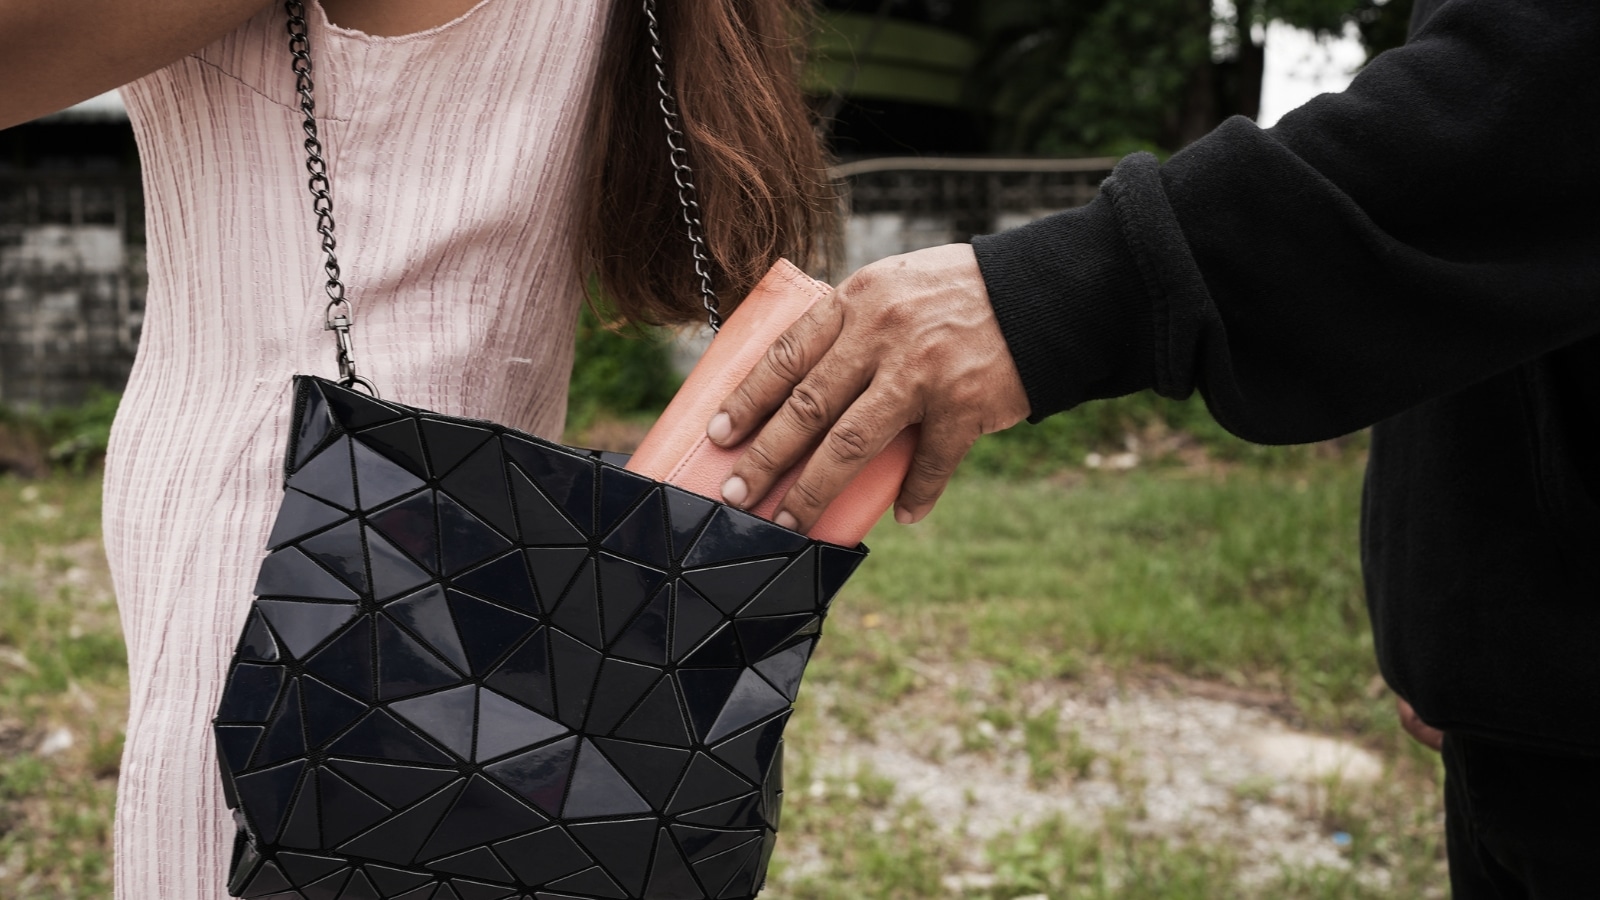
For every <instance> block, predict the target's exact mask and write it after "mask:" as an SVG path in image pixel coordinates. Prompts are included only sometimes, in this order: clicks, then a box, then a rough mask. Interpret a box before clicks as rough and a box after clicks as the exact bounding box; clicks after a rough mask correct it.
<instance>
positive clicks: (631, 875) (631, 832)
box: [567, 818, 656, 895]
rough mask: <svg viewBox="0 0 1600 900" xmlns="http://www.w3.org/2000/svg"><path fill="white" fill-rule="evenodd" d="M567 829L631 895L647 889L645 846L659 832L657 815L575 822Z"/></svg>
mask: <svg viewBox="0 0 1600 900" xmlns="http://www.w3.org/2000/svg"><path fill="white" fill-rule="evenodd" d="M567 830H568V831H570V832H572V836H573V837H574V838H576V839H577V841H578V843H580V844H582V845H583V848H584V849H585V850H587V851H589V855H590V856H592V857H594V859H595V861H596V862H598V863H600V865H601V867H603V868H604V869H605V870H606V872H607V874H609V875H610V876H611V877H612V878H613V879H615V880H616V881H617V883H618V884H620V885H622V886H623V888H624V889H626V890H627V891H628V893H629V894H630V895H636V894H638V893H639V892H640V891H642V890H643V889H644V879H645V875H646V874H647V873H646V870H645V864H646V863H647V862H648V858H647V856H646V854H645V853H644V852H642V850H641V848H642V847H645V846H648V844H649V841H650V838H651V837H652V836H653V835H654V834H655V830H656V820H655V819H654V818H648V819H627V820H624V821H620V822H594V823H589V824H580V825H572V826H570V827H569V828H568V829H567Z"/></svg>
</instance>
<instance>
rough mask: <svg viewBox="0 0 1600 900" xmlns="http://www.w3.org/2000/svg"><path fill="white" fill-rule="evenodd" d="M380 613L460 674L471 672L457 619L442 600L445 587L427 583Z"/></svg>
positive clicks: (446, 602) (393, 602)
mask: <svg viewBox="0 0 1600 900" xmlns="http://www.w3.org/2000/svg"><path fill="white" fill-rule="evenodd" d="M383 611H384V612H385V613H387V614H388V615H389V616H391V617H392V618H393V619H394V620H395V621H397V622H399V623H401V624H402V625H404V626H406V627H407V628H408V629H410V630H411V631H412V632H413V633H414V634H416V635H417V636H418V637H420V638H421V639H422V640H423V642H424V643H426V644H427V645H428V649H430V650H432V651H433V652H435V653H437V654H438V655H440V656H442V657H444V658H445V659H446V660H448V661H449V662H450V663H451V664H452V665H454V666H455V667H456V668H458V669H460V670H461V671H463V672H469V671H471V670H472V663H471V662H469V661H468V660H467V651H466V649H465V648H464V647H462V646H461V636H460V635H459V634H457V633H456V620H455V617H454V616H453V615H451V612H450V604H449V602H448V601H447V600H446V599H445V596H444V588H442V587H440V586H439V585H437V584H430V585H428V586H427V587H425V588H423V589H422V590H420V591H418V592H416V593H415V594H408V595H407V596H404V597H401V598H400V599H398V600H392V601H390V602H389V603H387V604H385V605H384V607H383Z"/></svg>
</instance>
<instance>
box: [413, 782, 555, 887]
mask: <svg viewBox="0 0 1600 900" xmlns="http://www.w3.org/2000/svg"><path fill="white" fill-rule="evenodd" d="M547 821H548V820H547V819H546V818H545V817H544V816H541V815H539V814H538V813H536V812H534V811H533V810H532V809H529V808H528V807H527V805H525V804H524V803H522V802H521V801H520V800H518V799H517V798H515V797H513V796H512V795H511V794H509V793H507V792H506V790H505V789H504V788H502V787H500V786H499V785H496V784H495V783H494V782H493V781H490V780H489V779H487V778H485V777H483V776H482V775H474V776H472V778H471V779H470V780H469V781H468V782H467V788H466V790H464V791H462V792H461V796H460V797H458V798H456V802H455V805H454V806H453V807H451V809H450V812H449V813H448V814H447V815H446V816H445V817H444V819H443V820H442V821H441V822H440V823H439V829H438V831H436V832H434V834H433V837H431V838H430V839H429V840H428V843H427V844H426V845H424V846H423V848H422V852H421V853H420V854H419V856H418V858H419V859H424V860H431V859H435V858H438V857H441V856H446V855H449V854H453V853H456V852H458V851H460V850H464V849H466V848H467V847H475V846H479V845H483V844H489V843H492V842H494V841H498V840H501V839H503V838H508V837H511V836H512V835H516V834H520V833H522V832H525V831H532V830H533V829H535V828H538V827H539V826H541V825H544V824H545V823H546V822H547ZM463 874H466V873H463ZM479 877H487V876H483V875H479Z"/></svg>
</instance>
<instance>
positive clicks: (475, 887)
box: [215, 377, 865, 900]
mask: <svg viewBox="0 0 1600 900" xmlns="http://www.w3.org/2000/svg"><path fill="white" fill-rule="evenodd" d="M295 397H296V399H295V421H294V430H293V433H292V435H291V438H290V442H289V444H290V446H289V450H288V454H287V460H286V482H285V492H284V500H283V504H282V506H281V508H280V510H279V513H278V518H277V521H276V524H275V525H274V527H273V529H272V536H271V538H270V541H269V544H270V547H269V549H270V551H271V552H270V554H269V555H268V556H267V557H266V559H265V560H264V561H263V563H262V565H261V574H260V578H259V581H258V582H257V584H256V594H257V599H256V600H255V601H254V603H253V605H252V609H251V612H250V614H249V618H248V621H247V623H246V625H245V629H244V633H243V635H242V637H241V639H240V643H239V646H238V649H237V651H236V653H235V656H234V660H233V663H232V666H231V669H230V672H229V676H228V681H227V685H226V687H225V689H224V692H223V697H222V701H221V704H220V706H219V710H218V715H217V718H216V723H215V736H216V742H217V750H218V757H219V762H220V764H221V769H222V779H223V783H224V788H225V791H226V795H227V799H228V803H229V805H230V807H232V808H233V809H234V810H235V819H236V821H237V822H238V824H239V828H240V831H239V839H238V841H237V844H236V852H235V859H234V864H233V870H232V873H231V879H230V885H229V887H230V892H231V893H232V894H234V895H235V896H241V897H248V898H261V897H272V898H281V900H290V898H304V900H525V898H537V900H559V898H652V900H700V898H749V897H753V896H754V895H755V893H756V892H757V890H759V888H760V886H761V882H762V880H763V878H764V875H765V871H766V866H767V861H768V859H769V858H770V856H771V853H772V850H773V845H774V841H775V837H776V831H777V828H778V823H779V806H780V803H781V799H782V796H781V795H782V765H781V757H782V732H783V727H784V724H785V722H786V721H787V719H788V716H789V714H790V710H791V705H792V703H793V701H794V698H795V693H796V691H797V690H798V688H799V684H800V677H801V673H802V672H803V670H804V668H805V665H806V662H807V661H808V659H809V658H810V654H811V651H812V649H813V647H814V646H815V644H816V641H817V638H818V635H819V633H820V628H821V623H822V617H823V616H824V615H825V613H826V611H827V606H828V603H829V602H830V600H831V599H832V597H833V595H834V594H835V592H837V590H838V589H839V587H840V585H842V584H843V582H844V581H845V579H846V578H847V577H849V574H850V573H851V571H853V570H854V568H855V566H856V565H857V564H858V563H859V562H860V561H861V559H862V558H863V557H864V556H865V548H857V549H853V550H852V549H845V548H842V547H836V546H833V545H829V544H824V543H820V542H817V541H812V540H808V539H807V538H805V537H804V536H802V535H799V534H796V533H794V532H791V531H788V530H785V529H782V528H779V527H777V526H775V525H772V524H770V523H768V522H766V521H763V520H761V519H758V518H755V517H753V516H749V515H746V514H744V513H742V512H739V511H737V510H734V509H732V508H730V507H727V506H724V505H722V504H718V503H714V502H713V501H711V500H708V499H706V498H704V497H698V496H695V495H693V494H689V493H686V492H684V491H680V490H678V489H676V488H673V487H670V486H667V485H663V484H661V483H658V482H654V481H650V480H648V479H645V478H641V477H640V476H638V475H635V474H633V473H631V472H627V471H624V470H623V469H621V468H619V467H618V466H617V465H615V464H613V461H612V460H611V459H609V458H608V455H606V454H593V453H586V452H582V451H574V450H571V449H569V448H565V447H560V446H557V445H554V444H551V443H548V442H545V441H541V440H539V439H537V438H533V437H529V436H527V435H524V434H521V433H518V432H515V431H512V430H509V429H505V428H502V427H500V426H497V425H492V424H489V423H484V422H477V421H470V420H463V419H452V418H448V417H445V416H439V415H435V414H432V413H428V412H424V411H421V410H415V409H411V408H408V407H404V406H399V405H397V404H392V403H384V402H379V401H376V400H373V399H371V398H369V397H367V396H365V395H364V394H361V393H357V392H355V391H351V390H348V389H346V388H343V387H340V386H338V385H336V384H334V383H332V382H328V381H324V380H322V379H316V378H309V377H300V378H297V379H296V390H295Z"/></svg>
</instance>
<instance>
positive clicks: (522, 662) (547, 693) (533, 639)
mask: <svg viewBox="0 0 1600 900" xmlns="http://www.w3.org/2000/svg"><path fill="white" fill-rule="evenodd" d="M484 685H485V686H486V687H491V688H494V689H495V690H497V691H499V692H501V693H502V694H505V695H506V696H507V697H510V698H511V699H513V700H515V701H517V702H518V703H521V704H522V705H524V706H528V707H531V708H532V709H535V710H537V711H539V712H540V713H543V714H544V715H546V716H554V715H555V714H556V696H555V688H554V686H553V685H552V684H551V682H550V645H549V641H548V637H547V635H546V633H545V632H544V631H543V630H540V631H536V632H534V633H533V634H532V635H530V636H529V637H528V639H527V640H525V641H523V642H522V643H521V644H520V645H519V646H517V648H516V649H514V650H512V651H511V654H510V655H509V656H507V657H506V659H505V661H504V662H502V663H500V666H499V667H498V668H496V669H495V671H494V674H492V675H490V676H489V677H488V678H487V679H485V680H484Z"/></svg>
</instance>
